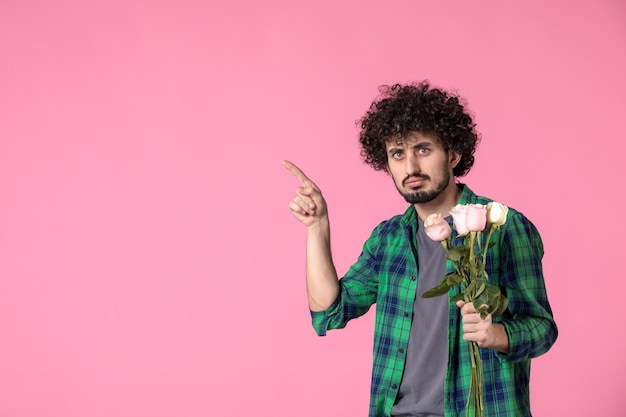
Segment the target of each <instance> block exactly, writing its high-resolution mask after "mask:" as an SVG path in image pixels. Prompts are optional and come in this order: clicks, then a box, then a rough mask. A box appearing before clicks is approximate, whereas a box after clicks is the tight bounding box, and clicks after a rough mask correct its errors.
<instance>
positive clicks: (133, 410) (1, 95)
mask: <svg viewBox="0 0 626 417" xmlns="http://www.w3.org/2000/svg"><path fill="white" fill-rule="evenodd" d="M220 3H226V2H217V1H212V2H211V1H206V0H203V1H200V0H197V1H195V0H177V1H174V0H157V1H154V0H151V1H122V0H99V1H85V0H74V1H72V0H60V1H54V2H52V1H44V0H40V1H31V0H21V1H9V0H2V1H0V52H1V55H0V56H1V58H0V59H1V61H0V63H1V65H0V416H3V417H26V416H49V417H53V416H54V417H56V416H59V417H61V416H62V417H85V416H88V417H104V416H116V417H125V416H156V417H160V416H163V417H165V416H190V417H191V416H218V415H229V416H253V415H254V416H271V417H282V416H299V417H307V416H364V415H366V410H367V403H368V390H369V378H370V361H371V348H372V329H373V314H368V315H367V316H365V317H364V318H362V319H361V320H358V321H355V322H353V323H351V324H350V325H349V326H348V327H347V328H346V329H345V330H344V331H338V332H331V333H330V334H329V335H328V336H327V337H326V338H318V337H317V336H315V334H314V332H313V330H312V328H311V326H310V320H309V313H308V310H307V308H306V297H305V292H304V277H303V273H304V230H303V227H302V226H301V225H300V224H298V223H297V222H296V221H295V220H294V219H293V218H292V217H291V215H290V214H289V212H288V209H287V202H288V201H289V200H290V199H291V197H292V195H293V193H294V191H295V188H296V186H297V182H296V181H295V180H294V179H293V178H292V177H291V176H290V175H289V173H288V172H287V171H285V170H284V169H283V168H282V167H281V165H280V161H281V160H282V159H285V158H288V159H291V160H293V161H294V162H296V163H297V164H298V165H300V166H301V167H302V168H303V169H304V170H305V172H307V173H308V174H309V175H310V176H311V177H312V178H313V179H314V180H315V181H316V182H317V183H318V185H319V186H320V187H321V188H322V190H323V191H324V193H325V196H326V198H327V200H328V202H329V205H330V212H331V219H332V223H333V238H334V241H333V250H334V256H335V262H336V265H337V268H338V270H339V272H340V273H343V272H345V270H346V269H347V267H348V266H349V265H350V264H351V263H352V262H353V261H354V260H355V259H356V256H357V255H358V254H359V252H360V249H361V245H362V243H363V241H364V239H365V238H366V237H367V236H368V235H369V233H370V231H371V229H372V228H373V227H374V226H375V225H376V224H378V222H380V221H381V220H383V219H386V218H388V217H390V216H392V215H394V214H397V213H399V212H402V211H403V210H404V208H405V203H404V201H403V200H402V199H401V198H400V197H399V196H397V193H396V191H395V189H394V188H393V186H392V183H391V180H390V179H389V177H387V176H386V175H385V174H382V173H377V172H374V171H372V170H370V169H369V168H368V167H367V166H366V165H364V164H363V163H362V162H361V160H360V158H359V155H358V153H359V149H358V143H357V139H356V134H357V130H356V128H355V124H354V123H355V121H356V120H357V119H358V118H359V117H360V116H361V115H362V114H363V112H364V111H365V110H366V108H367V107H368V105H369V104H370V102H371V101H372V99H373V98H374V97H375V96H376V95H377V87H378V86H379V85H381V84H384V83H394V82H406V81H412V80H421V79H424V78H428V79H430V80H431V81H432V82H433V83H434V84H436V85H440V86H443V87H445V88H454V89H457V90H458V92H459V93H460V94H461V95H462V96H464V97H466V98H467V100H468V102H469V106H470V108H471V110H472V111H473V112H475V113H476V121H477V122H478V127H479V130H480V132H481V133H482V135H483V142H482V144H481V146H480V148H479V151H478V153H477V164H476V166H475V168H474V170H473V171H472V173H471V174H470V175H469V176H468V177H467V178H466V179H465V180H464V181H465V182H467V183H468V184H470V185H471V187H472V188H473V189H474V191H476V192H478V193H480V194H484V195H488V196H490V197H493V198H497V199H499V200H500V201H502V202H504V203H505V204H508V205H510V206H513V207H516V208H517V209H519V210H521V211H522V212H524V213H525V214H527V215H528V216H529V217H530V218H531V219H532V220H533V221H534V222H535V224H536V225H537V226H538V228H539V230H540V232H541V233H542V236H543V238H544V243H545V246H546V256H545V272H546V281H547V286H548V290H549V295H550V298H551V302H552V306H553V309H554V313H555V317H556V320H557V322H558V324H559V327H560V336H559V339H558V341H557V343H556V345H555V346H554V348H553V349H552V350H551V351H550V352H549V353H548V354H547V355H545V356H543V357H540V358H538V359H537V360H535V361H534V362H533V372H532V382H531V386H532V404H533V412H534V415H535V416H540V417H541V416H557V415H559V416H589V415H597V416H609V417H610V416H621V415H623V410H624V409H626V397H625V396H624V395H623V394H624V388H625V387H626V376H625V375H626V373H625V371H626V356H625V355H624V354H623V353H624V345H625V343H626V339H625V336H624V330H625V326H624V321H623V319H622V317H623V312H624V309H623V307H622V304H623V294H625V293H626V284H625V282H626V279H625V278H624V273H623V272H622V269H623V267H621V263H622V262H621V261H622V260H623V259H624V255H623V245H622V244H621V242H622V241H623V237H624V233H625V232H626V230H625V228H624V226H623V223H622V217H623V216H622V215H621V214H620V212H619V210H621V209H622V208H623V207H624V191H623V179H624V174H623V169H624V162H623V161H624V157H623V155H624V151H625V145H624V139H625V138H624V124H623V123H624V111H625V108H626V106H625V104H624V103H625V98H624V97H625V96H626V83H625V82H624V75H625V74H626V5H625V4H624V2H623V1H619V0H614V1H610V0H602V1H599V0H589V1H560V2H556V1H531V2H528V1H524V2H522V1H519V2H501V1H495V0H492V1H480V2H478V1H476V2H465V1H464V2H461V1H459V2H448V1H442V2H431V1H389V2H373V1H369V2H368V1H354V0H351V1H315V2H306V3H304V2H294V1H287V0H274V1H271V0H270V1H264V2H254V1H246V2H242V1H233V2H229V3H228V5H220ZM618 170H619V171H618ZM609 219H611V220H609Z"/></svg>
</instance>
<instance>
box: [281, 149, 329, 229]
mask: <svg viewBox="0 0 626 417" xmlns="http://www.w3.org/2000/svg"><path fill="white" fill-rule="evenodd" d="M283 166H284V167H285V168H287V169H288V170H289V172H291V173H292V174H293V176H294V177H296V179H297V180H298V181H300V184H301V185H300V186H299V187H298V189H297V190H296V195H295V196H294V197H293V198H292V199H291V201H290V202H289V210H290V211H291V213H292V214H293V215H294V217H295V218H296V219H298V220H299V221H301V222H302V223H304V224H305V225H306V226H307V227H309V226H313V225H315V224H317V223H319V221H320V220H324V221H327V219H328V211H327V209H326V201H325V200H324V197H322V192H321V191H320V189H319V188H318V187H317V185H315V183H314V182H313V181H311V180H310V179H309V178H308V177H307V176H306V175H305V174H304V172H302V170H301V169H300V168H298V167H297V166H296V165H295V164H294V163H292V162H290V161H283Z"/></svg>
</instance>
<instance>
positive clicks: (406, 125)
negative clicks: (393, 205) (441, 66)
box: [357, 81, 480, 177]
mask: <svg viewBox="0 0 626 417" xmlns="http://www.w3.org/2000/svg"><path fill="white" fill-rule="evenodd" d="M379 90H380V92H381V95H380V96H379V97H378V98H377V100H376V101H374V102H373V103H372V105H371V106H370V108H369V110H368V111H367V113H366V114H365V116H364V117H363V118H362V119H361V120H359V121H358V122H357V124H358V125H360V127H361V132H360V134H359V141H360V143H361V148H362V149H361V157H362V158H363V159H364V161H365V163H367V164H369V165H371V166H372V167H373V168H374V169H375V170H377V171H385V172H387V173H389V168H388V165H387V148H386V143H387V141H389V140H392V139H394V138H395V139H400V138H403V137H405V136H406V135H407V134H409V133H410V132H420V133H435V134H436V135H437V137H438V138H439V140H440V141H441V143H442V144H443V147H444V149H445V150H446V151H449V150H453V151H456V152H458V153H459V154H460V155H461V160H460V161H459V163H458V164H457V166H455V167H454V170H453V173H454V176H455V177H462V176H463V175H465V174H467V173H468V172H469V170H470V169H471V168H472V165H474V151H475V150H476V146H477V145H478V142H480V136H479V134H478V133H477V132H476V130H475V127H476V124H475V123H474V121H473V120H472V117H471V116H470V114H469V112H468V111H467V110H466V109H465V107H464V106H463V105H462V104H461V103H460V102H459V97H458V96H457V95H456V94H452V93H449V92H446V91H444V90H441V89H438V88H431V86H430V84H429V82H428V81H422V82H420V83H418V84H407V85H401V84H395V85H393V86H388V85H385V86H382V87H380V88H379Z"/></svg>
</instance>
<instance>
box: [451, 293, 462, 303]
mask: <svg viewBox="0 0 626 417" xmlns="http://www.w3.org/2000/svg"><path fill="white" fill-rule="evenodd" d="M464 295H465V294H463V293H460V294H457V295H455V296H454V297H451V298H450V302H451V303H456V302H457V301H461V300H465V298H464Z"/></svg>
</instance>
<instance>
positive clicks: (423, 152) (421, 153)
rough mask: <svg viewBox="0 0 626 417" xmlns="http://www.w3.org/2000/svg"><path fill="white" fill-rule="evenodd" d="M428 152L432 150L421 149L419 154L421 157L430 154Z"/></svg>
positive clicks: (418, 151)
mask: <svg viewBox="0 0 626 417" xmlns="http://www.w3.org/2000/svg"><path fill="white" fill-rule="evenodd" d="M428 152H430V149H428V148H419V149H418V150H417V153H419V154H420V155H426V154H428Z"/></svg>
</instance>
